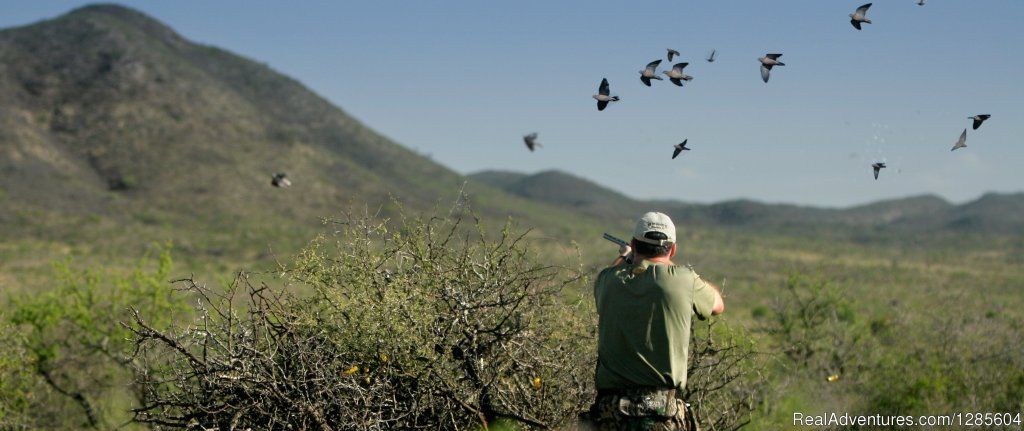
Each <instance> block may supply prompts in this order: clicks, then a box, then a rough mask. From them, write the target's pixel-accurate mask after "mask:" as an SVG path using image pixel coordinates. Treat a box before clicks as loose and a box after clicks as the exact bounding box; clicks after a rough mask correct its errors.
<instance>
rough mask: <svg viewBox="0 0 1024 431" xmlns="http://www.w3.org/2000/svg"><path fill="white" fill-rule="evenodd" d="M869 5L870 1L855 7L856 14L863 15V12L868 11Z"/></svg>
mask: <svg viewBox="0 0 1024 431" xmlns="http://www.w3.org/2000/svg"><path fill="white" fill-rule="evenodd" d="M869 7H871V3H868V4H866V5H863V6H861V7H859V8H857V15H860V16H864V14H866V13H868V8H869ZM847 10H849V9H847Z"/></svg>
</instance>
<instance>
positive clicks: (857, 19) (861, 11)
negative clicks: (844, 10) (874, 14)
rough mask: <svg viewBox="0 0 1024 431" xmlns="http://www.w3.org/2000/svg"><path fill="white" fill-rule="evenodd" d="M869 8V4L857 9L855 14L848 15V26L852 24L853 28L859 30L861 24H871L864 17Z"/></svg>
mask: <svg viewBox="0 0 1024 431" xmlns="http://www.w3.org/2000/svg"><path fill="white" fill-rule="evenodd" d="M869 7H871V3H868V4H866V5H863V6H861V7H859V8H857V11H856V12H854V13H851V14H850V24H853V28H855V29H857V30H860V24H861V23H864V24H871V20H870V19H868V18H867V17H866V16H865V15H866V14H867V13H868V8H869Z"/></svg>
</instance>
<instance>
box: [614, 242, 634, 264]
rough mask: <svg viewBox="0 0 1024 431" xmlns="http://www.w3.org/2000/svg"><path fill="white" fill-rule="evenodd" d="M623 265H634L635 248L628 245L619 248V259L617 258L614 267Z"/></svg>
mask: <svg viewBox="0 0 1024 431" xmlns="http://www.w3.org/2000/svg"><path fill="white" fill-rule="evenodd" d="M622 263H633V248H632V247H630V246H628V245H621V246H619V257H616V258H615V261H614V262H612V265H619V264H622Z"/></svg>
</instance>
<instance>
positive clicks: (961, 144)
mask: <svg viewBox="0 0 1024 431" xmlns="http://www.w3.org/2000/svg"><path fill="white" fill-rule="evenodd" d="M966 146H967V129H964V132H963V133H961V134H960V139H957V140H956V144H953V149H952V150H949V151H956V149H957V148H963V147H966Z"/></svg>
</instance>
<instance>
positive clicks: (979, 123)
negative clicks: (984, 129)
mask: <svg viewBox="0 0 1024 431" xmlns="http://www.w3.org/2000/svg"><path fill="white" fill-rule="evenodd" d="M982 121H985V120H984V119H982V118H978V117H974V125H973V126H974V130H978V127H981V122H982Z"/></svg>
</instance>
